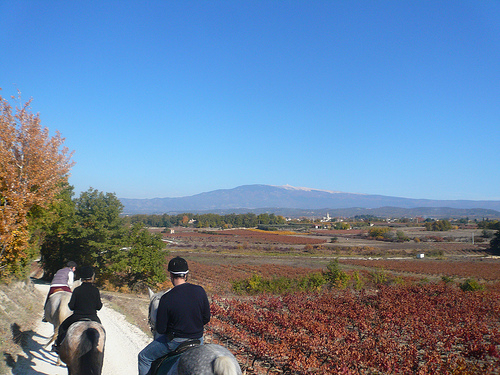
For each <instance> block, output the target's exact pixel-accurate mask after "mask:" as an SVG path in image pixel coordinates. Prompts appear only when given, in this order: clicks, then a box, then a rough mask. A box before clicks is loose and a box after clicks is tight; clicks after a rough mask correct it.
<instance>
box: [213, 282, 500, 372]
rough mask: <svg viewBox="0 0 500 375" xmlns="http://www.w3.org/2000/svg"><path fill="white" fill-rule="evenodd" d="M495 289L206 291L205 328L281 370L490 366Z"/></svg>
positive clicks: (494, 361)
mask: <svg viewBox="0 0 500 375" xmlns="http://www.w3.org/2000/svg"><path fill="white" fill-rule="evenodd" d="M499 297H500V295H499V294H498V293H492V292H474V293H470V292H469V293H467V292H463V291H462V290H460V289H458V288H456V287H455V288H453V287H449V286H446V285H436V284H430V285H426V286H408V287H401V286H400V287H382V288H380V289H379V290H378V291H373V292H367V291H361V292H357V293H355V292H352V291H349V290H344V291H334V292H327V293H317V294H305V293H295V294H289V295H285V296H272V295H261V296H258V297H254V298H251V299H246V300H245V301H243V300H237V299H227V298H221V297H217V296H215V297H213V299H212V305H211V308H212V314H213V317H212V320H211V322H210V323H209V325H208V329H207V334H212V335H216V336H218V337H221V338H222V339H223V340H228V341H230V342H231V343H232V345H236V346H237V347H238V353H240V354H241V353H246V354H247V355H249V356H252V357H253V358H254V359H255V360H257V361H263V362H266V363H268V364H269V365H270V366H271V367H272V368H275V369H276V370H277V371H278V372H283V373H284V374H291V375H297V374H437V373H439V374H458V373H460V374H466V373H467V374H495V373H497V374H498V373H499V369H500V298H499Z"/></svg>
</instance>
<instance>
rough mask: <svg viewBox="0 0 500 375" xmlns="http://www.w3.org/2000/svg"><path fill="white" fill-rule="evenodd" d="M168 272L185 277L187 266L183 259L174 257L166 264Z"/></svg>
mask: <svg viewBox="0 0 500 375" xmlns="http://www.w3.org/2000/svg"><path fill="white" fill-rule="evenodd" d="M168 272H170V273H173V274H174V275H185V274H186V273H188V272H189V268H188V264H187V262H186V260H185V259H183V258H181V257H175V258H173V259H171V260H170V262H168Z"/></svg>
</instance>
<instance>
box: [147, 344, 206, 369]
mask: <svg viewBox="0 0 500 375" xmlns="http://www.w3.org/2000/svg"><path fill="white" fill-rule="evenodd" d="M187 340H191V339H183V338H180V337H177V338H174V339H173V340H171V341H167V336H166V335H161V336H160V337H158V338H157V339H156V340H153V342H151V343H150V344H149V345H148V346H146V347H145V348H144V349H142V351H141V352H140V353H139V355H138V365H139V375H147V374H149V370H151V364H152V363H153V362H154V361H155V360H157V359H158V358H160V357H163V356H164V355H167V354H168V353H170V352H173V351H174V350H175V349H177V347H178V346H179V345H180V344H181V343H182V342H184V341H187ZM198 340H200V342H201V344H203V337H201V338H199V339H198Z"/></svg>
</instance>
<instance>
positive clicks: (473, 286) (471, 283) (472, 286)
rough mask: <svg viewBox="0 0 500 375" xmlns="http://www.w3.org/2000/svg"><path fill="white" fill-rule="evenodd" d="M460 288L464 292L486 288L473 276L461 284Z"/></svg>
mask: <svg viewBox="0 0 500 375" xmlns="http://www.w3.org/2000/svg"><path fill="white" fill-rule="evenodd" d="M460 289H462V290H463V291H464V292H474V291H476V290H484V285H482V284H479V283H478V282H477V281H476V280H474V279H472V278H471V279H467V280H465V281H464V282H463V283H462V284H460Z"/></svg>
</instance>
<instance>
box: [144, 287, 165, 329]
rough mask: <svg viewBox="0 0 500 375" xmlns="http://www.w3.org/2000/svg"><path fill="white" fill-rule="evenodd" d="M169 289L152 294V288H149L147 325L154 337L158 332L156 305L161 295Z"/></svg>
mask: <svg viewBox="0 0 500 375" xmlns="http://www.w3.org/2000/svg"><path fill="white" fill-rule="evenodd" d="M168 291H170V289H168V290H166V291H161V292H158V293H154V294H152V290H151V289H149V319H148V320H149V326H150V328H151V331H152V332H153V336H154V338H155V339H156V338H157V337H158V336H159V334H158V333H157V332H156V314H157V312H158V306H159V304H160V299H161V297H162V296H163V295H164V294H165V293H167V292H168Z"/></svg>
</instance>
